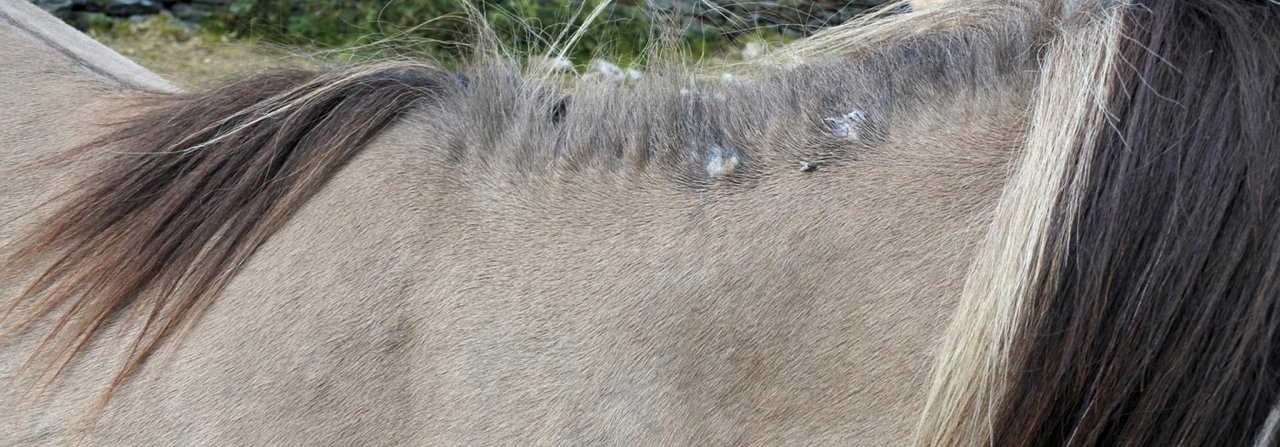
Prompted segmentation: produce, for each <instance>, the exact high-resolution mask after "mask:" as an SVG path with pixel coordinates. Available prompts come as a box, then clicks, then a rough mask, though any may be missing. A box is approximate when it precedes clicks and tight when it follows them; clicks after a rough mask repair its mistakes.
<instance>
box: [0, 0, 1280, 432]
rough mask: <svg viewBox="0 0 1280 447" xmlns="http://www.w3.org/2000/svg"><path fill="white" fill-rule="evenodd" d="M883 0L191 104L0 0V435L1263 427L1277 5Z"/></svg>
mask: <svg viewBox="0 0 1280 447" xmlns="http://www.w3.org/2000/svg"><path fill="white" fill-rule="evenodd" d="M900 10H901V8H889V9H886V10H885V11H886V12H882V13H879V14H873V15H872V16H869V17H868V18H866V19H863V20H861V21H858V22H856V23H853V24H849V25H844V26H841V27H838V28H835V29H832V30H828V31H826V32H824V33H821V34H819V35H817V36H814V37H812V38H810V39H807V40H804V41H801V42H797V43H795V44H793V45H791V46H789V47H787V48H784V49H782V50H780V51H779V52H778V53H776V54H773V55H771V56H769V57H765V58H761V59H759V60H757V61H753V62H752V65H749V66H744V67H739V68H738V70H739V71H740V72H741V74H740V75H738V76H735V77H734V78H733V80H732V81H731V82H724V81H721V80H719V79H715V80H710V79H704V78H703V77H700V76H698V75H697V73H696V72H690V71H689V70H688V69H677V68H665V67H666V66H664V65H663V64H661V63H656V64H654V68H653V69H652V70H651V71H650V73H648V74H647V75H646V76H645V77H644V78H643V79H641V80H639V81H637V82H634V83H630V84H617V83H610V82H606V81H603V80H597V81H591V80H583V81H579V82H575V83H573V84H572V85H569V86H566V85H565V84H564V83H563V82H561V80H559V79H556V78H553V77H550V76H548V75H545V74H544V73H540V72H538V71H536V70H533V69H530V70H521V69H519V68H516V67H513V66H512V65H511V64H509V63H507V62H504V61H495V60H487V59H483V58H481V59H477V60H475V61H473V62H472V63H471V64H470V65H468V66H467V67H466V68H465V69H464V76H459V75H458V74H456V73H452V72H448V71H445V70H442V69H440V68H438V67H437V66H436V65H434V64H431V63H429V62H405V61H392V62H381V63H372V64H368V65H361V66H352V67H343V68H338V69H334V70H331V71H325V72H306V71H291V72H275V73H265V74H261V75H256V76H251V77H249V78H246V79H243V80H240V81H236V82H232V83H230V84H227V85H224V86H219V87H215V88H211V89H202V90H195V91H188V92H181V91H178V89H177V88H174V87H172V86H171V85H169V84H167V83H165V82H163V81H161V80H158V79H157V78H155V77H154V76H153V75H150V74H148V73H146V72H145V71H140V70H138V69H137V68H136V66H133V65H131V64H130V63H128V62H127V61H125V60H124V59H123V58H119V57H118V56H116V55H112V54H109V53H106V54H105V55H104V53H102V51H105V50H104V49H102V48H101V47H99V46H96V44H94V43H92V42H91V41H88V40H87V39H84V38H82V37H75V35H73V34H70V33H72V31H69V29H68V28H64V27H61V25H56V22H52V21H50V20H49V19H47V18H40V17H42V16H39V15H38V13H36V12H33V8H32V7H30V6H29V5H26V4H24V3H5V4H3V6H0V14H3V17H4V19H5V20H4V21H3V22H0V23H3V24H4V25H3V26H0V42H3V45H2V47H3V48H4V51H5V53H6V56H8V57H6V59H7V60H10V61H16V60H21V61H23V63H20V64H15V63H10V64H4V65H3V66H2V67H0V76H2V77H3V78H4V83H3V85H5V86H6V88H4V89H3V90H2V91H0V104H3V107H0V128H3V129H4V130H3V131H2V132H0V169H3V171H0V175H2V176H3V177H0V179H2V180H3V181H2V184H3V185H4V188H2V189H0V222H3V226H2V227H0V244H3V245H0V258H2V260H0V262H3V264H2V265H3V270H0V275H2V276H0V297H3V298H0V299H3V300H4V304H5V307H4V308H3V309H4V312H5V313H4V314H3V315H4V318H3V320H2V322H0V330H2V331H3V332H2V333H0V336H2V337H3V338H2V339H0V343H2V344H0V352H3V353H4V355H2V356H0V379H4V380H5V382H6V384H7V385H6V387H5V388H4V389H3V390H2V391H0V408H4V410H3V411H2V412H0V440H3V442H4V443H6V444H32V443H52V444H63V443H74V442H88V443H93V444H195V443H218V444H432V445H434V444H493V443H521V444H624V443H626V444H637V443H638V444H657V443H662V444H672V443H678V444H730V443H733V444H781V443H787V444H792V443H797V444H860V445H897V444H905V443H915V444H919V445H979V444H996V445H1041V444H1073V445H1092V444H1129V445H1148V444H1156V445H1165V444H1186V445H1203V444H1214V445H1223V444H1226V445H1239V444H1250V443H1258V444H1266V443H1270V442H1272V440H1273V439H1274V437H1273V436H1274V433H1275V430H1276V421H1275V419H1277V417H1271V418H1269V417H1268V415H1269V414H1271V413H1270V412H1271V408H1272V405H1273V404H1274V402H1275V398H1276V396H1277V391H1278V390H1277V372H1276V371H1280V370H1278V369H1277V368H1276V366H1277V363H1280V362H1278V360H1280V359H1278V355H1280V353H1277V350H1276V344H1275V342H1276V341H1277V340H1276V338H1277V337H1280V332H1278V331H1277V330H1276V318H1277V315H1278V314H1280V308H1277V306H1280V304H1278V301H1277V299H1276V298H1277V287H1278V286H1277V284H1280V283H1277V282H1276V281H1275V278H1274V274H1275V272H1276V271H1277V267H1278V266H1280V263H1278V262H1277V258H1276V256H1275V255H1274V253H1275V248H1276V245H1275V243H1276V235H1277V234H1278V233H1277V232H1276V231H1275V230H1276V228H1275V227H1276V225H1277V223H1278V222H1280V219H1277V217H1280V216H1277V215H1276V213H1277V212H1278V211H1280V210H1278V209H1277V208H1280V203H1277V201H1276V199H1275V197H1278V196H1277V195H1276V192H1277V189H1280V185H1276V184H1275V182H1276V181H1277V180H1280V179H1277V177H1276V176H1275V175H1273V174H1274V173H1275V172H1277V168H1280V166H1278V165H1280V160H1278V159H1277V158H1276V157H1275V156H1274V155H1273V153H1274V151H1273V150H1272V148H1273V147H1274V145H1275V141H1280V140H1278V139H1277V137H1280V135H1277V132H1278V131H1277V130H1276V126H1273V125H1269V123H1272V122H1273V121H1272V120H1273V119H1274V116H1275V113H1276V110H1280V107H1277V106H1280V96H1278V93H1277V92H1276V88H1277V86H1278V85H1280V74H1278V73H1280V67H1277V60H1280V58H1278V57H1277V56H1278V54H1277V52H1278V51H1280V49H1278V48H1280V26H1278V25H1280V12H1278V11H1277V7H1275V6H1272V5H1269V4H1268V3H1267V2H1266V1H1259V0H1255V1H1245V0H1231V1H1215V2H1209V1H1184V2H1139V3H1132V2H1121V1H1102V0H1099V1H1053V0H1046V1H1029V0H1027V1H1023V0H1000V1H954V2H947V3H945V4H942V5H930V6H928V7H919V8H917V9H916V10H915V11H912V12H905V13H899V14H890V13H889V12H888V11H900ZM41 20H43V21H42V22H41ZM33 23H36V24H37V25H39V26H37V25H33ZM91 56H92V57H91ZM675 65H678V64H671V65H670V66H675Z"/></svg>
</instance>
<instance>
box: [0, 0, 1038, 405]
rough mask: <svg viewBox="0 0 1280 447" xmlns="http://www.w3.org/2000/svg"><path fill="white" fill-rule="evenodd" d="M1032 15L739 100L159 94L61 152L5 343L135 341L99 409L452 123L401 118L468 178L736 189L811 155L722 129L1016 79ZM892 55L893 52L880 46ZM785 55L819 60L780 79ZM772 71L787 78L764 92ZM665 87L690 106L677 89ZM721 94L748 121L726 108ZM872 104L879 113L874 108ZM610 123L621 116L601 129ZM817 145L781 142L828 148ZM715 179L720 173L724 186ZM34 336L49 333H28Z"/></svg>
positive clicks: (350, 80)
mask: <svg viewBox="0 0 1280 447" xmlns="http://www.w3.org/2000/svg"><path fill="white" fill-rule="evenodd" d="M894 8H896V6H893V5H891V6H888V7H886V9H885V10H886V11H888V10H891V9H894ZM1034 16H1035V14H1027V11H1026V10H1025V8H1011V7H1007V6H999V7H993V6H991V5H985V4H980V3H973V4H972V5H971V6H966V7H958V8H933V9H930V10H927V11H922V12H919V13H912V14H903V15H897V16H888V15H887V13H883V14H879V15H874V16H871V17H868V18H866V19H862V20H856V21H853V22H851V23H848V24H845V25H843V26H842V27H840V28H838V29H834V30H831V31H828V32H827V33H825V34H823V36H821V37H819V38H818V39H819V40H821V39H827V40H831V39H836V40H840V39H843V40H845V41H848V42H855V41H856V42H861V43H860V44H858V45H844V46H842V47H840V48H838V49H834V50H830V51H828V52H826V53H825V54H819V52H818V51H817V50H815V49H814V48H812V47H806V46H805V45H804V44H798V45H797V46H796V49H795V50H794V51H783V52H780V54H782V55H784V57H780V58H775V59H771V60H769V61H764V62H761V63H759V64H758V65H759V66H760V67H762V69H761V70H759V72H758V73H759V74H760V78H763V80H762V81H760V82H759V83H758V84H755V85H754V87H742V85H741V84H731V85H724V84H723V83H722V82H721V81H719V80H716V81H714V82H712V81H708V82H700V81H690V79H691V77H690V76H688V75H689V74H691V70H688V69H686V68H684V67H677V69H675V70H671V71H672V72H673V73H665V74H664V73H654V74H653V75H652V76H646V78H645V79H644V80H641V81H640V84H639V85H635V86H632V87H631V88H629V89H621V88H619V86H616V85H611V84H608V83H600V82H596V83H590V82H583V83H579V85H577V86H576V87H575V90H574V97H573V99H572V100H571V101H570V100H568V99H567V98H566V96H565V94H564V93H563V92H562V90H561V89H559V88H556V87H555V85H556V84H557V82H555V81H554V80H548V79H547V78H546V77H545V75H539V74H530V73H525V74H521V73H519V70H514V69H512V66H511V64H509V63H508V62H506V61H505V60H504V58H502V57H501V56H500V57H498V58H493V57H490V58H488V59H484V58H482V59H481V60H478V61H476V62H474V63H472V64H471V65H469V66H468V70H470V71H469V73H471V74H472V75H473V76H463V75H460V74H454V73H448V72H445V71H443V70H441V69H439V68H438V67H437V66H435V65H432V64H427V63H416V62H385V63H375V64H369V65H363V66H356V67H348V68H342V69H337V70H334V71H331V72H311V71H286V72H278V73H267V74H262V75H256V76H252V77H249V78H247V79H243V80H240V81H237V82H233V83H231V84H229V85H226V86H223V87H219V88H214V89H210V90H207V91H203V92H196V93H189V94H188V93H179V94H156V95H153V96H152V97H151V101H150V102H149V104H148V105H146V107H145V108H144V111H143V113H141V114H140V116H139V117H138V118H136V119H134V120H133V121H131V122H128V123H125V124H123V125H122V126H120V127H118V128H116V130H114V131H112V132H110V133H108V134H107V135H104V136H103V137H102V138H99V139H97V140H96V141H94V142H92V143H90V144H87V145H85V146H83V147H79V148H76V149H75V150H73V151H71V152H70V154H71V155H73V156H78V155H79V154H86V155H87V154H99V153H102V152H103V149H106V152H108V153H109V154H108V155H109V157H108V160H107V161H106V162H105V164H104V165H102V166H101V167H99V168H97V170H96V172H95V173H93V174H92V175H90V176H89V177H87V178H85V179H84V180H83V181H82V182H80V183H79V184H78V185H75V186H74V187H73V188H71V190H70V191H71V192H69V193H68V194H66V195H65V196H64V197H63V198H62V201H61V202H59V203H58V204H57V206H58V208H57V209H55V210H53V213H52V214H51V215H50V217H48V218H47V219H46V220H45V221H44V222H43V224H42V225H40V226H39V228H38V230H37V231H35V232H34V233H33V234H31V235H29V236H27V237H25V238H23V239H21V240H18V241H17V244H16V245H15V246H16V247H17V249H16V250H15V251H14V252H12V254H10V255H9V256H8V257H7V258H5V259H2V260H0V267H3V269H4V270H5V271H11V272H19V271H22V272H27V271H30V270H32V269H33V268H32V266H37V268H36V269H35V270H36V271H35V272H34V273H35V276H34V279H33V280H32V281H30V282H29V283H28V287H26V288H25V289H24V291H23V292H21V293H20V294H19V295H18V296H16V297H13V298H12V299H11V300H9V301H8V302H7V309H0V312H3V315H2V316H0V339H2V338H4V337H5V336H12V335H14V334H17V333H18V332H20V331H24V330H30V329H39V330H41V332H40V335H42V336H43V338H42V342H41V343H40V344H39V346H38V347H37V348H36V349H35V350H34V351H33V352H31V353H30V355H29V357H28V360H27V362H26V363H25V365H24V367H23V368H24V370H26V369H28V368H31V367H32V366H36V364H37V363H42V364H41V365H38V366H39V368H38V369H36V370H35V371H34V375H35V377H44V378H46V379H47V380H48V381H50V382H52V381H53V380H54V379H56V378H57V377H58V376H59V375H60V373H61V372H62V371H63V369H64V368H66V367H67V366H68V365H69V364H70V363H71V362H72V360H73V359H75V358H76V356H77V355H78V354H79V353H80V352H82V351H83V350H84V349H85V348H86V346H87V345H88V344H89V343H90V342H91V341H92V340H93V339H94V338H95V337H100V336H102V334H103V332H104V329H105V328H106V327H108V326H111V325H114V324H117V323H119V321H123V323H119V324H121V325H123V326H130V325H133V326H137V329H129V330H135V332H136V336H132V337H133V340H132V344H131V345H130V346H129V347H128V351H127V355H126V357H125V359H124V360H123V363H122V366H121V368H120V369H119V372H118V374H117V375H116V376H115V378H114V379H113V381H112V383H111V385H110V386H109V387H108V388H107V389H106V390H105V392H104V394H103V398H102V401H101V402H102V403H103V404H105V402H106V401H107V399H109V398H110V396H111V395H112V393H113V390H114V389H115V388H117V387H118V386H120V385H121V384H122V383H123V382H124V380H125V379H126V378H127V377H128V376H129V375H130V374H131V373H132V372H133V371H135V370H136V369H137V368H138V367H139V366H140V365H141V364H142V363H143V362H144V361H145V360H146V359H147V358H148V356H149V355H151V354H152V353H154V352H155V351H156V350H157V349H158V347H159V346H161V344H162V343H163V342H165V341H166V340H167V339H168V338H170V336H171V335H173V334H174V333H175V332H179V331H180V330H181V329H183V328H184V327H187V325H190V324H192V322H193V321H195V320H196V317H197V316H198V314H199V313H200V311H201V310H202V309H203V308H204V307H205V306H207V305H208V304H209V303H210V301H211V300H212V299H213V298H214V297H215V296H216V295H217V294H218V293H219V292H220V291H221V290H222V288H223V287H224V286H225V285H226V284H227V283H228V281H229V280H230V278H231V277H232V276H233V275H234V274H235V273H236V272H237V271H238V269H239V267H240V266H241V265H242V264H243V263H244V262H246V260H247V259H248V258H249V257H250V256H251V255H252V254H253V252H254V251H255V250H256V249H257V248H258V247H259V246H260V245H261V244H262V243H263V242H264V241H265V240H266V239H267V238H268V237H270V236H271V234H272V233H273V232H274V231H275V230H277V229H278V228H279V227H280V226H281V225H282V224H283V223H284V221H285V220H286V219H288V218H289V216H290V215H291V214H292V213H293V212H294V211H295V210H296V209H297V208H298V207H299V206H301V205H302V204H303V203H304V202H305V201H306V200H307V199H308V198H309V197H310V196H311V195H313V194H314V193H315V192H316V191H317V190H318V189H319V188H320V187H321V186H322V185H323V184H324V183H325V181H326V180H327V179H328V178H329V177H330V176H331V175H333V174H334V173H335V172H336V171H337V170H339V169H341V167H342V166H343V165H344V163H345V162H346V161H347V160H349V159H350V158H351V157H352V156H353V155H354V154H355V153H357V152H358V151H359V150H360V149H361V148H362V147H363V146H364V145H365V144H366V143H367V142H368V141H369V140H370V139H371V138H372V137H373V136H374V135H376V134H377V133H378V132H379V131H380V130H382V129H383V128H385V127H386V126H388V125H390V124H391V123H393V122H395V121H396V120H397V119H398V118H400V117H403V116H405V115H406V114H407V113H409V112H410V111H412V110H414V109H415V108H424V107H428V106H429V107H431V108H432V109H433V110H436V109H438V110H449V111H450V113H449V114H448V116H441V117H438V118H439V119H435V120H421V119H417V120H414V121H413V122H414V123H415V124H417V125H424V126H434V127H431V128H430V129H429V132H428V133H430V132H438V133H439V134H440V135H439V136H440V138H439V139H440V140H441V141H443V142H444V146H445V147H443V148H440V149H442V151H441V152H443V153H444V155H442V157H443V158H448V159H449V162H451V163H468V162H474V163H477V165H478V166H480V167H483V168H484V169H489V170H493V169H505V168H516V169H520V168H522V167H523V168H529V169H532V168H531V166H532V167H542V168H545V167H546V166H548V165H551V164H557V163H559V164H560V165H561V166H564V165H566V164H567V165H569V166H571V167H572V166H574V163H579V164H583V163H585V164H594V165H605V166H604V167H605V168H606V169H612V168H616V167H617V166H618V165H628V166H637V165H642V164H650V165H654V166H658V167H660V168H661V169H662V170H663V171H662V172H664V173H666V174H669V175H670V177H671V178H672V179H673V181H674V182H675V184H677V185H684V186H693V187H698V188H706V187H711V186H716V187H720V186H723V187H734V185H736V184H737V183H738V181H739V180H741V179H745V178H747V177H750V176H751V175H754V174H758V173H759V172H758V170H759V169H765V168H767V167H766V166H764V164H765V163H764V161H766V160H765V159H766V158H768V157H773V158H772V160H771V161H776V160H782V161H785V162H786V164H781V163H774V164H773V165H774V166H772V167H768V168H772V169H795V168H794V166H797V165H798V163H799V161H800V160H801V159H800V158H797V157H800V156H805V157H808V156H811V155H813V154H808V153H792V152H787V153H778V154H768V157H766V154H765V153H764V151H765V149H766V148H764V147H761V148H752V147H747V146H742V147H734V146H730V145H729V143H733V142H734V141H730V140H731V139H733V138H736V139H737V140H738V141H751V140H750V139H749V138H748V137H746V136H730V135H727V134H726V132H728V130H726V129H729V128H731V127H733V125H735V124H736V125H740V127H741V129H738V130H741V131H742V132H741V133H742V135H753V134H751V133H750V132H756V130H754V129H756V128H758V127H760V126H759V125H756V124H751V125H750V126H746V125H741V123H748V124H750V123H760V122H771V120H772V121H776V122H777V123H778V125H776V126H774V127H777V128H780V129H783V134H785V135H786V136H788V137H790V138H794V137H795V136H796V135H797V132H794V131H787V130H786V129H809V130H813V129H816V127H815V126H816V125H815V124H813V122H815V121H816V122H818V123H821V120H820V118H821V116H818V113H837V112H838V113H840V114H844V113H848V107H850V106H851V105H852V104H851V103H850V101H866V102H867V104H862V103H858V104H862V105H864V106H866V107H867V108H868V110H867V111H866V112H867V116H868V117H869V118H868V119H869V120H872V121H877V122H881V123H882V122H883V121H885V120H887V117H888V116H889V114H892V113H904V114H909V113H908V111H909V110H910V109H911V108H914V107H920V106H921V104H927V103H928V101H929V100H930V98H938V96H939V95H951V94H954V93H956V92H958V91H965V90H968V91H992V90H994V89H997V88H999V87H998V85H999V83H1004V82H1009V81H1010V80H1011V79H1016V80H1019V82H1021V81H1024V80H1026V79H1027V76H1026V75H1025V73H1027V72H1028V71H1029V68H1030V66H1031V65H1032V64H1033V63H1034V55H1031V54H1027V52H1026V51H1025V50H1026V48H1028V47H1029V46H1031V45H1032V43H1031V41H1030V39H1032V38H1033V37H1034V36H1032V34H1034V33H1032V32H1031V31H1030V29H1031V28H1033V27H1034V25H1031V24H1029V23H1031V22H1030V20H1031V19H1033V17H1034ZM1002 23H1003V24H1008V25H1006V26H1003V27H1002V26H1000V24H1002ZM922 29H923V30H927V31H928V32H920V30H922ZM887 43H893V44H894V45H892V46H890V47H888V48H880V46H881V45H885V44H887ZM787 55H791V56H796V57H797V58H801V57H807V58H809V59H823V60H822V61H812V60H811V61H810V62H809V63H807V64H805V65H804V66H803V67H795V66H794V65H795V64H791V63H790V62H791V61H792V58H790V57H785V56H787ZM777 61H787V63H785V64H777V63H775V62H777ZM824 61H825V62H824ZM657 65H661V64H657ZM779 65H785V66H786V67H785V70H781V71H785V72H787V73H792V75H790V77H787V76H777V75H776V74H777V73H778V72H779V71H780V70H778V67H779ZM806 67H807V68H806ZM739 68H742V67H739ZM750 69H751V67H746V69H744V70H742V71H744V72H750V71H751V70H750ZM661 70H663V69H662V68H661V67H658V68H655V72H660V71H661ZM695 74H696V73H695ZM692 78H696V76H693V77H692ZM861 78H865V79H867V81H866V82H865V83H863V84H858V85H856V87H858V88H852V87H851V85H849V83H850V82H851V81H853V80H857V79H861ZM673 81H675V82H673ZM676 82H683V84H677V83H676ZM680 85H685V86H688V87H689V88H691V89H693V90H691V91H689V92H686V91H681V89H680ZM1024 85H1025V84H1024ZM730 87H733V88H730ZM738 87H741V88H738ZM771 89H772V90H771ZM831 92H841V93H837V94H832V93H831ZM620 93H621V94H620ZM655 93H660V94H655ZM733 95H738V96H733ZM725 97H727V98H728V99H729V100H730V101H732V100H735V99H736V100H738V101H750V102H751V103H752V104H755V105H754V106H753V107H733V106H732V104H730V103H728V102H727V101H725V100H724V98H725ZM887 97H894V101H893V102H890V103H886V101H885V100H884V99H883V98H887ZM880 103H884V104H880ZM566 104H567V105H566ZM820 107H821V108H830V109H832V110H829V111H828V110H819V108H820ZM614 113H623V114H626V116H628V117H631V119H618V120H601V119H599V117H600V116H611V114H614ZM735 113H736V114H740V115H733V114H735ZM781 120H787V121H781ZM476 123H484V127H483V128H477V127H476ZM553 125H554V126H553ZM552 128H554V129H557V130H548V129H552ZM869 130H873V131H874V132H870V134H871V135H870V136H871V137H873V138H874V137H877V136H878V137H879V138H883V135H882V133H881V132H880V130H882V128H881V127H876V128H874V129H869ZM813 133H814V134H819V133H820V132H819V131H816V130H815V131H813ZM799 135H802V136H803V135H807V134H805V133H800V134H799ZM755 138H756V139H760V138H761V137H760V136H759V135H756V136H755ZM815 141H816V143H814V144H809V142H805V143H804V144H800V143H795V144H790V145H789V146H791V147H794V148H800V150H810V149H806V148H810V147H819V148H821V149H823V150H835V149H840V148H833V147H832V145H831V143H830V142H826V143H823V142H822V141H817V140H815ZM690 142H695V144H693V145H692V146H690ZM818 143H821V144H818ZM600 148H608V149H607V150H604V151H602V150H600ZM615 148H616V149H615ZM712 149H716V150H722V151H735V152H733V153H732V155H731V156H732V157H735V158H734V162H735V163H736V161H737V159H736V157H738V156H742V157H743V158H744V161H743V163H742V166H739V167H737V169H734V168H735V166H728V168H729V170H728V171H724V170H723V169H721V168H720V167H719V166H713V168H716V171H724V172H713V173H712V175H708V168H707V165H706V164H705V163H704V162H703V161H702V160H703V159H704V158H706V157H708V156H710V155H715V154H710V153H709V151H710V150H712ZM753 149H759V151H758V152H753V151H752V150H753ZM846 149H847V148H846ZM790 150H796V149H790ZM840 150H845V149H840ZM722 155H723V154H722ZM821 156H823V157H836V158H839V157H841V156H847V155H840V154H838V153H837V154H835V155H831V154H826V155H821ZM539 157H551V159H550V162H549V161H548V160H547V159H542V158H539ZM722 158H727V157H722ZM562 161H563V162H564V163H561V162H562ZM823 161H824V162H826V161H832V162H834V161H838V160H837V159H831V158H826V159H823ZM552 162H554V163H552ZM507 165H510V166H507ZM729 171H732V172H729ZM726 173H727V174H731V175H720V174H726ZM6 299H9V298H6ZM46 320H48V321H51V322H52V325H51V327H50V328H48V329H46V328H44V327H43V326H36V323H37V322H40V321H46ZM38 361H39V362H38Z"/></svg>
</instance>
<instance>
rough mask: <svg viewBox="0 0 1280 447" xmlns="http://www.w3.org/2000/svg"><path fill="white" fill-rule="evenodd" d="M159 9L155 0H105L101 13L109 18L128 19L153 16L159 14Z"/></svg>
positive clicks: (158, 4)
mask: <svg viewBox="0 0 1280 447" xmlns="http://www.w3.org/2000/svg"><path fill="white" fill-rule="evenodd" d="M160 8H161V5H160V2H158V1H156V0H107V1H106V2H105V3H104V4H103V6H102V11H103V12H105V13H107V15H111V16H116V17H128V16H134V15H145V14H155V13H158V12H160Z"/></svg>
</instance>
